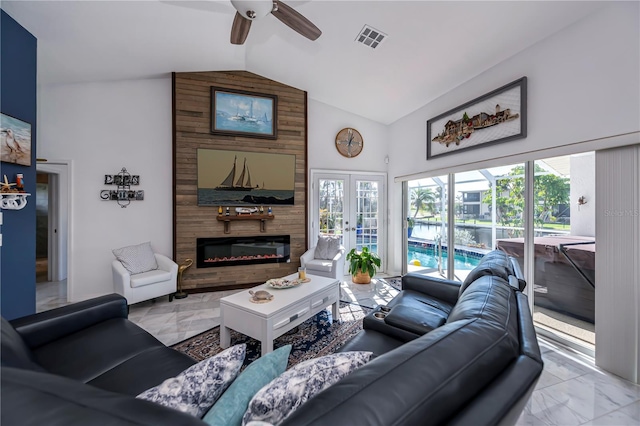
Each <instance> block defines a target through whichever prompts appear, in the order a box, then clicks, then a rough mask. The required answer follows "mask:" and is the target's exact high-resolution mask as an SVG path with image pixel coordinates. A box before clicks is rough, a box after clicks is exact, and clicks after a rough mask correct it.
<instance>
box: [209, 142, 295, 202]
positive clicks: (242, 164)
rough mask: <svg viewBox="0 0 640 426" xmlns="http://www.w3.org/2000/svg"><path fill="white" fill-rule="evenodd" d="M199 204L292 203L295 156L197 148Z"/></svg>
mask: <svg viewBox="0 0 640 426" xmlns="http://www.w3.org/2000/svg"><path fill="white" fill-rule="evenodd" d="M197 160H198V205H199V206H216V207H217V206H251V207H260V206H264V208H265V210H266V209H267V207H268V206H275V205H293V204H294V199H293V196H294V187H295V169H296V156H295V155H291V154H271V153H262V152H244V151H227V150H222V149H205V148H200V149H198V156H197Z"/></svg>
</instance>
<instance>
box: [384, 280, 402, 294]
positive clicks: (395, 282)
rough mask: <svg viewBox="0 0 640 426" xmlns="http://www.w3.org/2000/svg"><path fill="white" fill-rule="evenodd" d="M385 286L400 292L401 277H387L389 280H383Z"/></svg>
mask: <svg viewBox="0 0 640 426" xmlns="http://www.w3.org/2000/svg"><path fill="white" fill-rule="evenodd" d="M384 280H385V281H386V282H387V284H389V285H390V286H391V287H393V288H395V289H396V290H398V291H400V290H402V277H389V278H385V279H384Z"/></svg>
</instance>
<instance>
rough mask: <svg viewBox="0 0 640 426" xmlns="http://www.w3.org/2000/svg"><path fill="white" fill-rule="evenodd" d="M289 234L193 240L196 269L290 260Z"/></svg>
mask: <svg viewBox="0 0 640 426" xmlns="http://www.w3.org/2000/svg"><path fill="white" fill-rule="evenodd" d="M289 241H290V237H289V235H268V236H259V237H224V238H198V239H197V244H198V246H197V262H196V264H197V266H198V268H211V267H216V266H231V265H252V264H255V263H279V262H289V261H290V246H289Z"/></svg>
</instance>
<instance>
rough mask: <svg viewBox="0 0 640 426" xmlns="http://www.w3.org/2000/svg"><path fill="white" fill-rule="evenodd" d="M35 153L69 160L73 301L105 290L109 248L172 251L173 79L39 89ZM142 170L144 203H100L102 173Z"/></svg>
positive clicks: (108, 282)
mask: <svg viewBox="0 0 640 426" xmlns="http://www.w3.org/2000/svg"><path fill="white" fill-rule="evenodd" d="M38 100H39V117H38V119H39V122H38V126H39V128H38V132H39V133H38V156H39V157H44V158H47V159H50V160H55V159H64V160H72V162H73V166H72V167H73V170H72V176H73V178H72V184H71V197H72V200H73V201H72V206H71V209H72V212H71V214H72V217H73V220H72V223H71V226H70V228H71V229H70V232H71V238H70V240H69V251H70V256H71V258H72V259H71V269H70V271H69V274H68V275H69V277H68V279H69V284H70V285H71V286H72V287H73V288H72V289H71V290H70V294H72V295H73V300H72V301H78V300H83V299H87V298H90V297H94V296H98V295H102V294H107V293H111V292H112V291H113V284H112V278H111V261H112V260H113V259H114V257H113V255H112V253H111V250H112V249H114V248H118V247H122V246H125V245H130V244H137V243H141V242H145V241H151V244H152V246H153V248H154V249H155V250H156V251H157V252H159V253H163V254H165V255H168V256H171V254H172V234H173V231H172V229H173V225H172V196H171V194H172V192H171V182H172V148H171V146H172V145H171V143H172V142H171V141H172V139H171V79H170V77H169V76H167V77H166V78H159V79H152V80H135V81H118V82H104V83H88V84H74V85H57V86H43V87H40V91H39V96H38ZM122 167H126V168H127V170H128V171H129V173H131V174H136V175H140V185H139V187H137V188H135V189H141V190H144V191H145V194H144V195H145V199H144V201H133V202H131V204H130V205H129V206H128V207H127V208H121V207H119V206H118V204H117V203H116V202H115V201H102V200H100V197H99V193H100V190H102V189H109V186H107V185H104V175H105V174H116V173H118V172H119V171H120V169H121V168H122Z"/></svg>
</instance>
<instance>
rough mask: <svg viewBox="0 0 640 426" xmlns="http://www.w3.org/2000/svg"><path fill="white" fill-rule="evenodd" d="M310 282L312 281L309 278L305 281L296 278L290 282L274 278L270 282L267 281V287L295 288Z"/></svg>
mask: <svg viewBox="0 0 640 426" xmlns="http://www.w3.org/2000/svg"><path fill="white" fill-rule="evenodd" d="M309 281H311V280H310V279H309V278H307V279H304V280H301V279H299V278H296V279H294V280H289V279H286V278H272V279H270V280H267V286H269V287H271V288H275V289H283V288H291V287H295V286H297V285H300V284H302V283H308V282H309Z"/></svg>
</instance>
